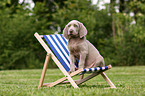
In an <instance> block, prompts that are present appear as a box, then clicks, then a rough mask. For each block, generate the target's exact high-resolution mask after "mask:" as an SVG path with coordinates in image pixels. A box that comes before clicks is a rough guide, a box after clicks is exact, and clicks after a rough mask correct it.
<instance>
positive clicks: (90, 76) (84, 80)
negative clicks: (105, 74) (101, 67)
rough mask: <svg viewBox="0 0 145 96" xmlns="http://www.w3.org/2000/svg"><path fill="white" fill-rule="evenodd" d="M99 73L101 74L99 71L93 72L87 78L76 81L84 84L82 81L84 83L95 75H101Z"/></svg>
mask: <svg viewBox="0 0 145 96" xmlns="http://www.w3.org/2000/svg"><path fill="white" fill-rule="evenodd" d="M99 74H100V73H98V72H96V73H92V74H91V75H89V76H87V77H86V78H84V79H81V80H78V81H76V83H77V84H78V85H79V84H82V83H84V82H86V81H88V80H90V79H91V78H93V77H95V76H97V75H99Z"/></svg>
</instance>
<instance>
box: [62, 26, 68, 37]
mask: <svg viewBox="0 0 145 96" xmlns="http://www.w3.org/2000/svg"><path fill="white" fill-rule="evenodd" d="M63 37H65V38H66V39H69V36H68V25H66V26H65V28H64V29H63Z"/></svg>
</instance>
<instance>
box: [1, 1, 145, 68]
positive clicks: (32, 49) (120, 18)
mask: <svg viewBox="0 0 145 96" xmlns="http://www.w3.org/2000/svg"><path fill="white" fill-rule="evenodd" d="M33 1H34V3H35V7H34V8H33V9H32V10H30V9H28V8H27V7H26V6H28V4H25V3H24V2H23V3H21V4H19V3H18V0H1V1H0V34H1V35H0V49H1V50H0V54H1V55H0V69H20V68H41V67H42V65H43V62H44V59H45V54H46V53H45V52H44V50H43V48H42V47H41V45H40V44H39V43H38V42H37V40H36V39H35V37H34V36H33V35H34V33H35V32H38V33H39V34H53V33H54V32H55V31H57V27H60V28H61V33H62V30H63V28H64V27H65V25H66V24H67V23H68V22H69V21H71V20H73V19H75V20H79V21H80V22H82V23H83V24H84V25H85V26H86V28H87V30H88V34H87V36H86V37H87V39H88V40H89V41H90V42H91V43H93V45H94V46H95V47H96V48H97V49H98V50H99V51H100V53H101V55H103V57H104V58H105V61H106V65H108V64H112V65H115V66H117V65H123V66H124V65H144V62H145V60H144V57H145V39H144V38H145V31H144V30H145V28H144V26H145V23H144V22H145V15H144V10H145V7H144V6H145V4H144V1H143V0H142V1H138V0H135V1H130V0H129V1H125V0H120V3H118V4H115V1H113V0H111V3H110V4H108V5H106V6H107V7H106V9H102V10H99V8H98V7H97V5H92V3H91V0H50V1H49V0H33ZM127 4H128V5H127ZM50 5H51V6H50ZM109 6H111V7H109ZM115 6H119V10H120V12H119V13H117V12H115V9H114V7H115ZM130 12H134V14H135V15H134V16H132V17H131V16H130V15H129V14H130ZM132 22H136V23H132ZM49 67H56V66H55V65H53V64H52V65H49Z"/></svg>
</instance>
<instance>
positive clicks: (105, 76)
mask: <svg viewBox="0 0 145 96" xmlns="http://www.w3.org/2000/svg"><path fill="white" fill-rule="evenodd" d="M101 75H102V77H103V78H104V79H105V80H106V82H107V83H108V84H109V85H110V86H111V88H116V87H115V85H114V84H113V83H112V82H111V80H110V79H109V78H108V77H107V75H106V74H105V73H104V72H102V73H101Z"/></svg>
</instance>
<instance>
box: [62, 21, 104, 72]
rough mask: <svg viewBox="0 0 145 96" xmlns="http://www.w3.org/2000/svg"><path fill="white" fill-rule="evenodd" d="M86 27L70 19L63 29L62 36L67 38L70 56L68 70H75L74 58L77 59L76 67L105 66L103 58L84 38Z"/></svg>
mask: <svg viewBox="0 0 145 96" xmlns="http://www.w3.org/2000/svg"><path fill="white" fill-rule="evenodd" d="M86 34H87V29H86V28H85V26H84V25H83V24H82V23H81V22H79V21H77V20H72V21H70V22H69V23H68V24H67V25H66V26H65V28H64V30H63V36H64V37H65V38H66V39H68V49H69V56H70V72H74V71H75V58H77V59H78V60H79V64H78V68H92V67H97V66H100V67H103V66H105V63H104V58H103V57H102V56H101V55H100V53H99V51H98V50H97V49H96V48H95V47H94V46H93V45H92V44H91V43H90V42H89V41H88V40H86V37H85V35H86Z"/></svg>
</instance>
